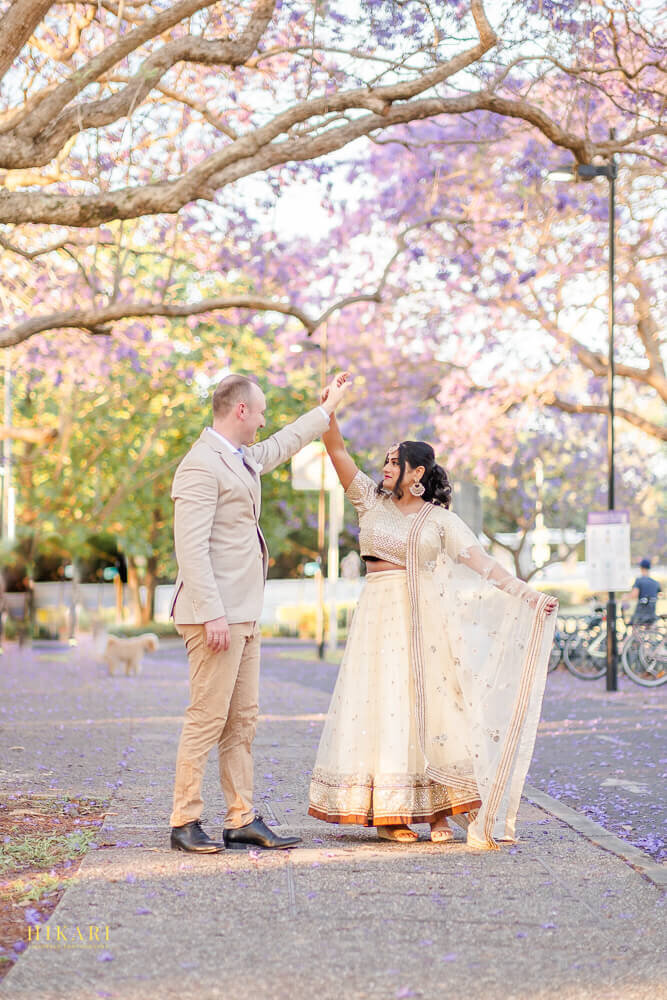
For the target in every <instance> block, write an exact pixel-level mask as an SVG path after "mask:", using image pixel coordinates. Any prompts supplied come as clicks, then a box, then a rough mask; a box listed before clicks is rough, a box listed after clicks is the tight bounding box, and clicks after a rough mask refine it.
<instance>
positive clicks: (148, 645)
mask: <svg viewBox="0 0 667 1000" xmlns="http://www.w3.org/2000/svg"><path fill="white" fill-rule="evenodd" d="M159 645H160V643H159V640H158V637H157V636H156V635H154V633H153V632H145V633H144V634H143V635H134V636H131V637H129V638H127V639H120V638H119V637H118V636H116V635H110V636H109V638H108V639H107V644H106V648H105V650H104V662H105V663H106V664H107V666H108V668H109V673H110V675H111V676H112V677H113V676H114V675H115V673H116V667H119V668H120V669H121V671H122V670H123V669H124V670H125V676H126V677H129V676H130V674H134V676H135V677H136V676H137V675H138V674H139V673H141V657H142V656H143V654H144V653H148V652H151V653H153V652H155V650H156V649H157V648H158V646H159Z"/></svg>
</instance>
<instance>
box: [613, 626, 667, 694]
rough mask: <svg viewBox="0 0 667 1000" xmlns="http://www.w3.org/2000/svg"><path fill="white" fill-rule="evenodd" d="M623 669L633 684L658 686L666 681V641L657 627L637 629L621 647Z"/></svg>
mask: <svg viewBox="0 0 667 1000" xmlns="http://www.w3.org/2000/svg"><path fill="white" fill-rule="evenodd" d="M621 663H622V664H623V670H624V671H625V673H626V674H627V676H628V677H629V678H630V680H632V681H634V682H635V684H641V686H642V687H660V685H661V684H666V683H667V643H666V642H665V637H664V635H663V634H662V632H660V631H659V630H657V629H642V630H641V631H637V632H636V633H635V634H634V635H633V636H631V638H630V639H629V640H628V641H627V643H626V644H625V645H624V647H623V654H622V656H621Z"/></svg>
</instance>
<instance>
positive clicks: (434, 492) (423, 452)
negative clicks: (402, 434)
mask: <svg viewBox="0 0 667 1000" xmlns="http://www.w3.org/2000/svg"><path fill="white" fill-rule="evenodd" d="M388 457H389V452H387V455H386V456H385V463H386V461H387V459H388ZM406 462H407V463H408V465H409V466H410V467H411V468H412V469H416V468H417V467H418V466H420V465H423V466H424V475H423V476H422V479H421V481H422V483H423V485H424V493H423V494H422V500H427V501H428V502H429V503H433V504H436V506H438V507H449V505H450V503H451V499H452V487H451V485H450V482H449V479H448V478H447V473H446V472H445V470H444V469H443V467H442V466H441V465H438V463H437V462H436V460H435V452H434V451H433V448H431V446H430V444H427V443H426V441H401V443H400V444H399V446H398V464H399V466H400V473H399V476H398V479H397V480H396V485H395V486H394V489H393V493H394V496H395V497H396V499H397V500H400V499H401V497H402V496H403V490H402V489H401V483H402V482H403V477H404V476H405V464H406ZM377 491H378V493H384V492H385V490H384V487H383V485H382V483H379V484H378V490H377Z"/></svg>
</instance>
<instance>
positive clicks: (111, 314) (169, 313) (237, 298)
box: [0, 295, 315, 348]
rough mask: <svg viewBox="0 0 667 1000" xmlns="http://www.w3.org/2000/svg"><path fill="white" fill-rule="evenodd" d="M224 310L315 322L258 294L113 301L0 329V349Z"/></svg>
mask: <svg viewBox="0 0 667 1000" xmlns="http://www.w3.org/2000/svg"><path fill="white" fill-rule="evenodd" d="M226 309H253V310H258V311H266V312H278V313H283V314H284V315H285V316H294V317H295V318H296V319H298V320H299V322H300V323H302V324H303V326H304V327H305V328H306V329H307V330H309V331H310V330H312V329H314V324H315V321H314V320H313V319H311V318H310V317H309V316H307V315H306V313H305V312H304V311H303V310H302V309H300V308H299V307H298V306H296V305H292V304H290V303H286V302H280V301H279V300H274V299H270V298H264V297H262V296H258V295H225V296H220V297H215V298H209V299H202V300H201V301H200V302H191V303H186V304H183V305H180V304H178V303H176V302H114V303H113V305H109V306H106V307H103V308H100V309H88V310H84V309H81V310H79V309H70V310H66V311H63V312H58V313H51V314H50V315H48V316H38V317H35V318H34V319H29V320H25V322H23V323H19V324H17V326H15V327H13V328H12V329H10V330H5V331H4V332H0V348H3V347H11V346H13V345H14V344H20V343H22V342H23V341H25V340H28V338H30V337H33V336H34V335H35V334H37V333H46V332H47V331H48V330H66V329H70V330H87V331H88V332H89V333H92V334H96V335H109V334H110V333H111V330H110V329H109V324H111V323H115V322H118V320H121V319H130V318H139V317H142V316H164V317H167V318H172V319H174V318H177V317H179V316H182V317H185V316H200V315H202V314H203V313H207V312H222V311H223V310H226Z"/></svg>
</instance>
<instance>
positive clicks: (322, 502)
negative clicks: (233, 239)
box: [317, 324, 327, 660]
mask: <svg viewBox="0 0 667 1000" xmlns="http://www.w3.org/2000/svg"><path fill="white" fill-rule="evenodd" d="M326 384H327V327H326V324H325V325H324V327H323V329H322V343H321V344H320V386H321V388H324V386H325V385H326ZM325 462H326V455H325V454H324V452H322V463H321V472H320V497H319V504H318V508H317V549H318V552H319V559H320V573H319V579H318V581H317V582H318V595H317V598H318V602H317V603H318V606H317V655H318V656H319V658H320V660H323V659H324V633H325V627H324V542H325V522H326V489H325V481H324V479H325V468H326V466H325Z"/></svg>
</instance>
